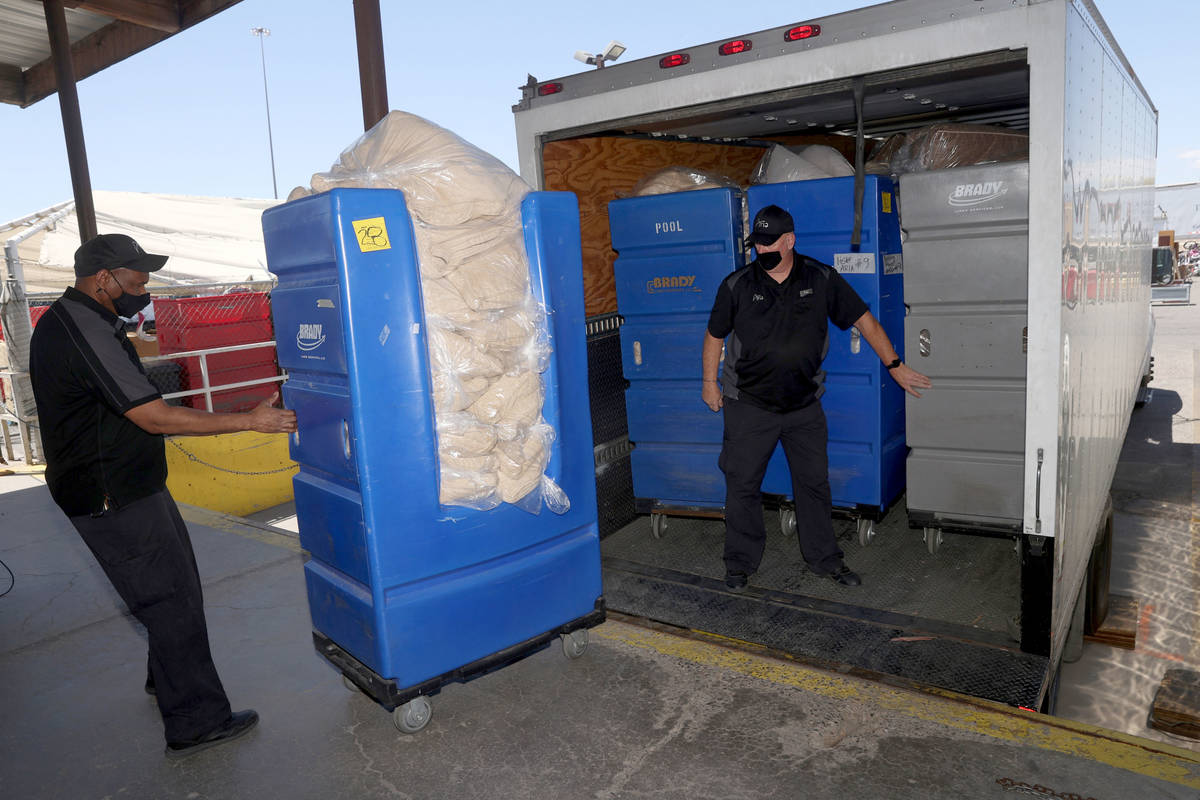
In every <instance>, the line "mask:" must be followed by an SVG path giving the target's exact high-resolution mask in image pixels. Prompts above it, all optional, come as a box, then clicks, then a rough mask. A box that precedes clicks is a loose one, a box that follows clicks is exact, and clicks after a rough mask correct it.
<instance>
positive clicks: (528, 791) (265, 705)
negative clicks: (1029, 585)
mask: <svg viewBox="0 0 1200 800" xmlns="http://www.w3.org/2000/svg"><path fill="white" fill-rule="evenodd" d="M1157 313H1158V322H1159V332H1158V339H1157V341H1158V346H1157V348H1156V354H1157V364H1158V375H1159V380H1158V381H1157V385H1158V386H1159V387H1160V388H1159V390H1158V392H1157V393H1156V395H1155V399H1154V400H1153V402H1152V403H1151V404H1150V406H1148V407H1147V409H1145V410H1143V411H1141V412H1138V415H1140V416H1138V415H1135V418H1134V423H1133V425H1132V426H1131V433H1130V436H1129V437H1128V439H1127V444H1126V450H1125V454H1124V456H1123V461H1122V465H1121V467H1120V469H1119V471H1118V475H1117V480H1116V481H1115V483H1114V499H1115V503H1116V508H1117V528H1116V544H1115V550H1116V555H1115V556H1114V578H1113V591H1115V592H1120V593H1125V594H1132V595H1134V596H1137V597H1139V599H1140V600H1142V602H1143V603H1144V604H1145V606H1144V613H1143V626H1142V631H1140V632H1139V640H1138V650H1137V651H1134V652H1128V651H1121V650H1115V649H1113V648H1108V647H1103V646H1100V645H1091V644H1089V645H1087V646H1086V647H1085V650H1084V657H1083V659H1081V660H1080V661H1079V662H1078V663H1076V664H1073V665H1068V666H1067V667H1065V668H1064V673H1063V682H1064V685H1063V689H1062V690H1061V693H1060V698H1059V708H1058V713H1059V714H1060V717H1058V718H1052V717H1043V716H1037V715H1028V714H1025V713H1023V712H1012V711H1009V710H1005V709H999V708H995V707H992V706H989V705H987V704H984V703H975V704H969V703H963V702H961V701H957V700H952V699H947V698H944V697H940V696H935V695H925V694H915V693H911V692H906V691H901V690H898V689H893V688H890V687H887V686H884V685H881V684H876V683H870V682H865V681H861V680H858V679H856V678H853V677H849V676H846V675H840V674H836V673H829V672H821V671H818V670H814V669H810V668H806V667H802V666H799V665H797V664H794V663H789V662H786V661H780V660H775V659H772V658H768V657H765V656H763V655H761V654H756V653H753V652H746V651H742V650H736V649H731V648H729V647H726V646H723V645H722V644H721V643H719V642H713V641H695V640H692V639H685V638H681V637H679V636H677V635H674V634H671V633H667V632H662V631H657V630H648V629H646V628H643V627H639V626H634V625H630V624H626V623H624V622H620V621H610V622H609V623H606V624H605V625H604V626H602V627H601V628H598V629H596V630H595V631H593V632H592V644H591V646H590V648H589V650H588V652H587V653H586V654H585V656H584V657H583V658H581V659H579V660H577V661H568V660H567V659H565V658H563V656H562V654H561V652H560V651H559V650H558V648H557V647H552V648H549V649H547V650H544V651H541V652H539V653H537V654H535V655H534V656H532V657H530V658H528V659H526V660H524V661H522V662H520V663H518V664H516V665H513V666H511V667H509V668H506V669H504V670H501V671H499V672H496V673H493V674H491V675H488V676H485V677H483V678H480V679H478V680H476V681H473V682H471V683H468V684H462V685H452V686H450V687H447V688H446V689H445V691H443V692H442V693H441V694H439V695H438V696H436V697H434V698H433V707H434V716H433V720H432V722H431V723H430V724H429V726H428V727H427V728H426V729H425V730H424V731H422V732H421V733H420V734H417V735H415V736H406V735H404V734H401V733H399V732H398V731H396V729H395V728H394V727H393V726H392V723H391V720H390V717H389V715H388V714H387V713H386V712H385V711H384V710H383V709H381V708H380V707H378V706H377V705H375V704H374V703H373V702H372V701H370V700H369V699H368V698H366V697H365V696H363V695H361V694H357V693H352V692H349V691H347V690H346V689H345V688H344V687H343V686H342V683H341V681H340V679H339V677H338V675H337V674H336V673H335V672H334V671H333V669H332V668H330V667H329V666H328V665H326V664H325V663H324V662H323V661H322V660H321V659H320V658H319V657H318V656H317V654H316V652H315V651H314V650H313V648H312V644H311V638H310V622H309V617H308V607H307V602H306V599H305V595H304V584H303V578H302V575H301V569H302V560H301V558H302V556H301V555H300V554H299V552H298V549H297V544H296V540H295V539H294V538H293V537H292V536H291V535H289V534H288V533H287V532H286V531H277V530H273V529H272V528H271V526H270V525H264V524H261V523H250V524H248V523H246V522H244V521H239V520H235V519H231V518H226V517H222V516H220V515H215V514H211V513H208V512H203V511H201V510H198V509H188V510H187V512H186V516H187V517H188V519H189V525H190V528H191V530H192V535H193V539H194V542H195V546H196V551H197V557H198V560H199V562H200V570H201V574H202V576H203V578H204V583H205V591H206V600H207V608H208V616H209V625H210V632H211V636H212V643H213V651H214V654H215V657H216V660H217V664H218V667H219V669H220V671H221V674H222V677H223V679H224V681H225V684H226V688H227V690H228V693H229V695H230V697H231V699H232V701H233V704H234V706H235V708H245V707H254V708H256V709H257V710H258V711H259V713H260V714H261V715H262V723H261V724H260V726H259V727H258V728H257V729H256V730H255V731H254V732H252V733H251V734H250V735H249V736H248V737H246V738H245V739H243V740H241V741H239V742H236V743H232V744H229V745H225V746H222V747H219V748H215V749H213V750H210V751H207V752H205V753H201V754H198V755H195V756H193V757H191V758H189V759H186V760H183V761H179V762H174V761H167V760H166V759H165V758H164V757H163V754H162V748H163V740H162V726H161V722H160V720H159V718H158V714H157V711H156V708H155V706H154V703H153V701H152V700H151V699H150V698H149V697H147V696H146V695H145V694H144V693H143V692H142V681H143V679H144V664H145V642H144V639H143V635H142V633H141V631H140V630H139V629H138V627H137V625H136V623H135V622H133V621H132V620H131V619H130V618H129V617H128V616H127V615H126V614H125V613H124V610H123V608H122V607H121V605H120V602H119V600H118V599H117V598H116V596H115V594H114V593H113V591H112V589H111V588H110V587H109V585H108V583H107V581H106V580H105V578H104V576H103V575H102V573H101V572H100V571H99V568H98V567H97V566H96V564H95V561H94V560H93V559H92V557H91V555H90V554H89V553H88V552H87V551H86V549H85V548H84V546H83V545H82V543H81V542H80V540H79V538H78V536H77V535H76V534H75V533H74V531H73V529H72V528H71V527H70V525H69V524H68V522H67V521H66V519H65V518H63V517H62V515H61V513H60V512H58V511H57V509H56V508H55V507H54V506H53V504H52V503H51V501H50V499H49V495H48V493H47V492H46V489H45V487H44V484H43V483H42V481H41V480H40V478H38V477H37V476H36V475H32V476H31V475H26V474H17V475H13V476H6V477H0V559H3V561H4V562H5V563H6V564H7V565H8V566H9V567H10V568H11V569H12V571H13V572H14V573H15V584H14V585H13V587H12V589H11V591H9V592H8V594H7V595H5V596H3V597H0V687H3V694H2V695H0V697H2V699H3V703H2V705H0V708H3V710H4V712H5V719H4V722H3V724H0V797H3V798H22V800H23V799H24V798H55V799H57V798H76V797H78V798H92V797H94V798H107V797H112V798H175V797H178V798H196V799H197V800H200V799H205V800H207V799H208V798H251V797H253V798H274V797H281V798H282V797H287V798H318V797H320V798H328V797H354V798H376V797H381V798H382V797H402V798H405V797H407V798H459V797H462V798H468V797H487V798H497V797H529V798H543V797H554V798H576V797H579V798H639V797H648V796H654V797H664V798H672V797H680V798H685V797H686V798H689V800H696V799H697V798H710V797H712V798H717V797H720V798H739V797H755V798H771V797H787V798H795V797H805V798H812V799H813V800H819V799H821V798H838V800H842V799H843V798H889V799H890V798H934V799H939V800H940V798H955V799H956V800H957V799H958V798H965V797H970V798H990V797H994V798H998V800H1000V799H1002V798H1006V797H1020V796H1035V797H1072V796H1078V797H1080V798H1089V797H1090V798H1094V799H1095V800H1123V799H1124V798H1134V797H1136V798H1139V800H1143V799H1146V800H1149V798H1179V799H1180V800H1183V799H1184V798H1187V799H1188V800H1196V798H1198V797H1200V745H1197V743H1196V742H1191V741H1188V740H1182V739H1176V738H1173V737H1168V736H1166V735H1163V734H1158V733H1157V732H1154V731H1150V730H1149V729H1147V728H1146V727H1145V715H1146V711H1147V709H1148V707H1149V702H1150V698H1151V697H1152V695H1153V690H1154V688H1155V687H1156V686H1157V682H1158V679H1159V678H1160V677H1161V675H1162V672H1163V671H1164V670H1165V669H1166V668H1168V667H1171V666H1186V667H1190V668H1200V652H1198V650H1197V648H1198V646H1200V645H1198V642H1200V630H1198V629H1197V624H1198V619H1200V616H1198V615H1197V611H1196V609H1197V608H1200V605H1198V603H1197V597H1196V592H1197V590H1198V586H1197V580H1196V575H1197V572H1196V570H1195V567H1196V564H1197V561H1196V559H1197V558H1198V557H1200V537H1198V536H1197V534H1196V526H1195V524H1194V523H1193V522H1192V518H1193V516H1194V514H1195V509H1196V507H1197V502H1198V500H1197V497H1196V496H1195V495H1194V491H1195V490H1194V489H1193V479H1192V476H1193V474H1197V473H1196V472H1195V461H1196V453H1197V448H1196V447H1195V446H1194V445H1195V443H1196V442H1197V441H1200V440H1198V439H1197V436H1196V430H1195V426H1196V423H1195V420H1196V419H1197V417H1200V415H1197V414H1196V413H1194V409H1195V401H1196V398H1197V396H1198V393H1197V392H1195V391H1194V384H1195V381H1196V380H1197V376H1200V368H1198V367H1197V366H1196V365H1197V360H1198V359H1200V355H1198V353H1200V350H1198V349H1197V348H1196V347H1194V345H1193V343H1195V342H1200V311H1197V309H1196V308H1195V307H1183V308H1171V309H1157ZM1147 412H1149V413H1147ZM267 516H268V517H270V516H272V515H270V514H268V515H267ZM274 516H275V517H279V514H275V515H274ZM274 522H275V523H277V524H278V525H279V526H283V527H286V526H288V525H289V524H293V525H294V523H290V522H289V520H286V519H283V518H278V519H274ZM6 585H7V574H6V573H5V572H4V571H3V570H0V592H3V591H4V588H5V586H6ZM1068 718H1069V719H1068ZM1069 720H1078V721H1079V722H1072V721H1069ZM1093 725H1100V726H1103V727H1106V728H1110V729H1112V731H1105V730H1100V729H1097V728H1095V727H1093ZM1128 734H1136V737H1134V736H1129V735H1128Z"/></svg>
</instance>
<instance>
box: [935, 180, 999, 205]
mask: <svg viewBox="0 0 1200 800" xmlns="http://www.w3.org/2000/svg"><path fill="white" fill-rule="evenodd" d="M1006 194H1008V187H1007V186H1005V185H1004V181H986V182H984V183H960V184H959V185H958V186H955V187H954V191H953V192H951V193H950V197H949V198H948V199H949V201H950V205H952V206H977V205H981V204H983V203H988V202H991V201H992V200H995V199H997V198H1000V197H1003V196H1004V195H1006Z"/></svg>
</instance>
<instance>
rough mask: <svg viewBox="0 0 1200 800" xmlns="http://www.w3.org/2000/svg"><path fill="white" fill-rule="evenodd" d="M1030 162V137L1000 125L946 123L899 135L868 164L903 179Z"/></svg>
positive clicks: (876, 171) (879, 172) (872, 170)
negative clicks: (978, 166)
mask: <svg viewBox="0 0 1200 800" xmlns="http://www.w3.org/2000/svg"><path fill="white" fill-rule="evenodd" d="M1028 158H1029V134H1027V133H1025V132H1023V131H1015V130H1012V129H1011V128H1002V127H1000V126H998V125H966V124H958V123H945V124H941V125H930V126H928V127H925V128H918V129H916V130H913V131H908V132H907V133H901V134H896V135H895V136H893V137H891V138H890V139H888V141H887V142H885V143H884V144H883V146H881V147H880V149H879V152H878V153H877V154H876V155H875V156H873V157H872V159H871V162H870V163H868V164H867V167H866V171H867V172H871V173H875V174H883V175H887V174H892V175H903V174H906V173H911V172H925V171H927V170H934V169H950V168H952V167H967V166H973V165H976V164H992V163H998V162H999V163H1002V162H1008V161H1024V160H1026V159H1028Z"/></svg>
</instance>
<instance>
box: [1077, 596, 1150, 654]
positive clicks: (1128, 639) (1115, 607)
mask: <svg viewBox="0 0 1200 800" xmlns="http://www.w3.org/2000/svg"><path fill="white" fill-rule="evenodd" d="M1138 611H1139V604H1138V601H1137V598H1135V597H1126V596H1125V595H1121V594H1110V595H1109V596H1108V614H1106V615H1105V617H1104V621H1103V622H1101V623H1100V627H1099V628H1097V629H1096V630H1095V632H1093V633H1088V634H1084V636H1083V638H1084V640H1085V641H1088V642H1097V643H1099V644H1107V645H1109V646H1111V647H1120V648H1123V649H1125V650H1133V649H1134V648H1135V647H1136V645H1137V626H1138Z"/></svg>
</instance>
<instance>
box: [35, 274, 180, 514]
mask: <svg viewBox="0 0 1200 800" xmlns="http://www.w3.org/2000/svg"><path fill="white" fill-rule="evenodd" d="M29 376H30V379H31V381H32V382H33V394H34V397H35V399H36V400H37V409H38V421H39V423H40V425H41V433H42V445H43V447H44V448H45V450H46V483H47V484H48V485H49V487H50V495H51V496H52V497H53V498H54V502H56V503H58V505H59V507H60V508H62V510H63V511H65V512H66V514H67V516H69V517H74V516H79V515H81V514H94V513H98V512H100V511H102V510H104V509H105V508H106V507H107V508H117V507H120V506H124V505H127V504H129V503H132V502H133V501H134V500H140V499H141V498H143V497H148V496H149V495H151V494H153V493H154V492H157V491H159V490H160V489H162V488H163V487H164V486H166V482H167V457H166V453H165V452H164V448H163V437H162V436H160V435H157V434H152V433H147V432H146V431H144V430H142V429H141V428H140V427H138V426H137V425H135V424H134V423H133V422H132V421H130V420H129V418H128V417H126V416H125V412H126V411H128V410H129V409H131V408H135V407H136V406H140V405H142V404H143V403H147V402H149V401H151V400H154V399H156V398H158V397H159V396H160V395H159V393H158V390H157V389H155V388H154V385H153V384H152V383H150V379H149V378H147V377H146V372H145V370H143V369H142V364H141V361H140V360H139V359H138V355H137V351H136V350H134V349H133V345H132V344H130V343H129V339H128V337H126V335H125V325H124V323H123V322H121V320H120V319H119V318H118V317H117V316H116V315H115V314H113V313H112V312H111V311H109V310H108V309H107V308H105V307H104V306H102V305H100V304H99V303H97V302H96V301H95V300H93V299H92V298H90V297H88V296H87V295H85V294H84V293H83V292H80V291H79V290H77V289H75V288H74V287H72V288H70V289H67V291H66V292H65V293H64V294H63V296H62V297H60V298H59V299H58V300H57V301H55V303H54V305H52V306H50V310H49V311H47V312H46V313H45V315H43V316H42V318H41V319H40V320H38V324H37V327H36V328H35V329H34V332H33V339H32V340H31V342H30V346H29Z"/></svg>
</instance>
